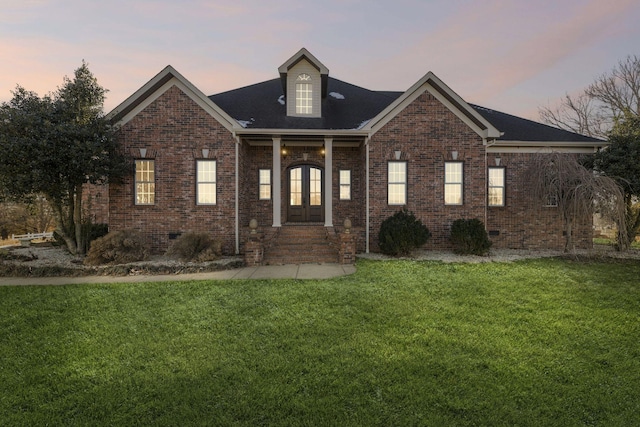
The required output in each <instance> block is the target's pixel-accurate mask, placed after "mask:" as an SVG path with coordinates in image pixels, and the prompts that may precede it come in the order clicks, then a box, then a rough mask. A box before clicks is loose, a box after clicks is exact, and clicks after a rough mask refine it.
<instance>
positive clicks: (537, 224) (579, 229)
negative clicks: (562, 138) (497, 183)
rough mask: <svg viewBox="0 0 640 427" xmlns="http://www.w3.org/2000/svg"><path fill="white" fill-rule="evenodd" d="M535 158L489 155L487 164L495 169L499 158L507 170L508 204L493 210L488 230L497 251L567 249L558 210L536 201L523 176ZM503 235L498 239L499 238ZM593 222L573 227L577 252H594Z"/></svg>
mask: <svg viewBox="0 0 640 427" xmlns="http://www.w3.org/2000/svg"><path fill="white" fill-rule="evenodd" d="M531 156H532V154H521V153H519V154H506V153H500V154H489V155H488V156H487V158H488V159H487V162H488V164H489V166H494V165H495V164H496V163H495V159H496V157H499V158H500V166H504V167H505V178H506V187H505V193H506V203H505V206H504V207H489V208H488V220H487V223H486V225H487V230H489V231H490V232H492V234H494V235H492V236H491V241H492V242H493V247H496V248H512V249H558V250H561V249H564V246H565V241H566V237H565V236H564V234H563V232H564V222H563V219H562V214H561V212H560V211H559V209H558V208H557V207H546V206H544V203H542V202H540V201H539V200H534V199H533V198H532V197H531V195H530V192H529V191H528V189H527V182H528V180H527V177H526V176H524V175H523V174H524V173H525V172H524V171H525V170H526V169H527V163H528V161H529V159H530V157H531ZM496 233H499V234H498V235H495V234H496ZM592 234H593V231H592V218H591V217H590V216H589V217H584V218H581V219H579V220H578V223H577V224H574V227H573V238H574V244H575V245H576V247H577V248H591V247H592V245H593V241H592Z"/></svg>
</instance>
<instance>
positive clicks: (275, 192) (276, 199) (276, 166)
mask: <svg viewBox="0 0 640 427" xmlns="http://www.w3.org/2000/svg"><path fill="white" fill-rule="evenodd" d="M272 140H273V189H272V191H271V193H272V196H273V197H272V198H273V226H274V227H280V226H281V225H282V224H281V223H280V210H281V209H280V208H281V200H280V197H281V194H280V189H281V188H282V186H281V185H280V181H281V179H282V178H281V174H280V138H279V137H273V138H272Z"/></svg>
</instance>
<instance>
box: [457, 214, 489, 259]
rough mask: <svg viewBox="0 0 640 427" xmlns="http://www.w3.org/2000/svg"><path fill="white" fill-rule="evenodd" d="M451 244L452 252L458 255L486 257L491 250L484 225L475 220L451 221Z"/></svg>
mask: <svg viewBox="0 0 640 427" xmlns="http://www.w3.org/2000/svg"><path fill="white" fill-rule="evenodd" d="M451 243H453V252H454V253H456V254H458V255H486V254H487V253H488V252H489V249H490V248H491V240H489V236H488V235H487V230H485V228H484V223H483V222H482V221H480V220H479V219H477V218H473V219H457V220H455V221H453V224H452V225H451Z"/></svg>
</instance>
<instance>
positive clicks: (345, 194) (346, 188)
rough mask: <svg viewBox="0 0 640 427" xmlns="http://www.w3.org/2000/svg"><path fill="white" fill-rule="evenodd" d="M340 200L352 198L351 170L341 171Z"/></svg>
mask: <svg viewBox="0 0 640 427" xmlns="http://www.w3.org/2000/svg"><path fill="white" fill-rule="evenodd" d="M340 200H351V171H350V170H348V169H346V170H341V171H340Z"/></svg>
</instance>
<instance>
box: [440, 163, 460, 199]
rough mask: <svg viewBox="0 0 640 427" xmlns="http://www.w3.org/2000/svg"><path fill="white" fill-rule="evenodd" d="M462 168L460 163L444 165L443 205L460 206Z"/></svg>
mask: <svg viewBox="0 0 640 427" xmlns="http://www.w3.org/2000/svg"><path fill="white" fill-rule="evenodd" d="M462 183H463V168H462V162H445V164H444V203H445V205H461V204H462Z"/></svg>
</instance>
